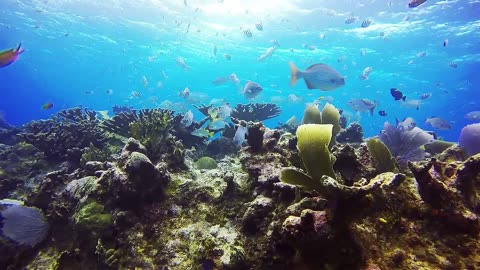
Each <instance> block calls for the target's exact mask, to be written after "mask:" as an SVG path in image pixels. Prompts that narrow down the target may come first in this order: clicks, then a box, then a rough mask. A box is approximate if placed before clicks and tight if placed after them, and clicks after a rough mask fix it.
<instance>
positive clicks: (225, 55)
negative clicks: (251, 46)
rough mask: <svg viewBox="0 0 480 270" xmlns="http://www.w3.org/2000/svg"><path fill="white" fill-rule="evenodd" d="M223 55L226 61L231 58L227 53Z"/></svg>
mask: <svg viewBox="0 0 480 270" xmlns="http://www.w3.org/2000/svg"><path fill="white" fill-rule="evenodd" d="M223 57H224V58H225V59H227V60H228V61H230V60H232V56H231V55H230V54H228V53H226V54H224V55H223Z"/></svg>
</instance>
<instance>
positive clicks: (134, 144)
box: [122, 138, 147, 156]
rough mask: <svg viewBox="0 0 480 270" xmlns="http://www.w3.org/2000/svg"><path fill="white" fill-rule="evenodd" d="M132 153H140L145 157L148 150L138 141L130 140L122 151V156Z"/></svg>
mask: <svg viewBox="0 0 480 270" xmlns="http://www.w3.org/2000/svg"><path fill="white" fill-rule="evenodd" d="M132 152H139V153H142V154H144V155H146V154H147V148H145V146H143V145H142V144H141V143H140V142H139V141H138V140H135V139H134V138H128V140H127V143H126V144H125V146H124V147H123V149H122V155H127V156H128V155H130V154H131V153H132Z"/></svg>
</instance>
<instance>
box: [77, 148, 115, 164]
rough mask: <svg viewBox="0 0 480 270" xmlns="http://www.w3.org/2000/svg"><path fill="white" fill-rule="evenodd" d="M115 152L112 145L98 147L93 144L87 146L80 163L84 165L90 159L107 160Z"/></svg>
mask: <svg viewBox="0 0 480 270" xmlns="http://www.w3.org/2000/svg"><path fill="white" fill-rule="evenodd" d="M112 154H113V152H112V151H111V148H110V147H104V148H101V149H100V148H97V147H95V146H94V145H93V144H90V146H89V147H87V148H85V150H84V151H83V153H82V157H81V158H80V164H81V165H82V166H83V165H85V163H87V162H89V161H102V162H103V161H107V160H108V158H110V157H111V156H112Z"/></svg>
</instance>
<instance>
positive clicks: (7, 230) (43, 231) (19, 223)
mask: <svg viewBox="0 0 480 270" xmlns="http://www.w3.org/2000/svg"><path fill="white" fill-rule="evenodd" d="M47 232H48V223H47V221H46V220H45V216H44V215H43V214H42V212H41V211H40V210H39V209H38V208H35V207H27V206H24V205H22V203H21V202H19V201H14V200H0V237H5V238H7V239H10V240H12V241H14V242H15V243H18V244H20V245H28V246H32V247H33V246H35V245H37V244H38V243H40V242H41V241H42V240H43V239H45V237H46V236H47Z"/></svg>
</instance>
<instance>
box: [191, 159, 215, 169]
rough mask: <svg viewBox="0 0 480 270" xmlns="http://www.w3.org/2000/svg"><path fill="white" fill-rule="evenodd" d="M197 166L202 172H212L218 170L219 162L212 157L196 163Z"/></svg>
mask: <svg viewBox="0 0 480 270" xmlns="http://www.w3.org/2000/svg"><path fill="white" fill-rule="evenodd" d="M195 166H196V167H197V168H198V169H200V170H212V169H216V168H217V162H216V161H215V159H213V158H211V157H201V158H200V159H199V160H197V161H196V162H195Z"/></svg>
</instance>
